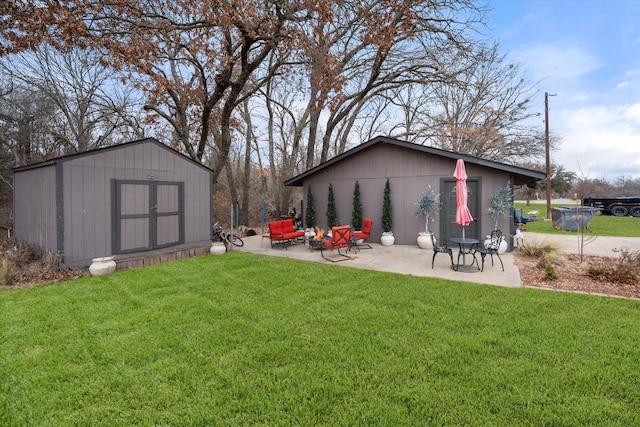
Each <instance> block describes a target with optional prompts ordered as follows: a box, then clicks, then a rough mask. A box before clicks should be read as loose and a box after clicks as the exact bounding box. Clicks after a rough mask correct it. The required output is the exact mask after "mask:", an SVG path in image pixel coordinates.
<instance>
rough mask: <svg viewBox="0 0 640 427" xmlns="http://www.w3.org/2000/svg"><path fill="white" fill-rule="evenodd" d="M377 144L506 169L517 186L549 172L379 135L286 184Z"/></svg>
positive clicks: (296, 183) (297, 183)
mask: <svg viewBox="0 0 640 427" xmlns="http://www.w3.org/2000/svg"><path fill="white" fill-rule="evenodd" d="M377 144H392V145H395V146H398V147H403V148H408V149H410V150H415V151H418V152H422V153H428V154H433V155H436V156H440V157H446V158H449V159H453V160H457V159H462V160H464V161H465V163H470V164H475V165H479V166H485V167H488V168H492V169H497V170H501V171H505V172H508V173H510V174H511V175H512V176H513V180H514V183H513V185H515V186H520V185H526V184H532V183H534V182H536V181H539V180H541V179H545V178H546V177H547V174H545V173H544V172H538V171H534V170H532V169H526V168H521V167H518V166H512V165H507V164H504V163H498V162H494V161H491V160H485V159H481V158H479V157H474V156H469V155H467V154H460V153H456V152H453V151H447V150H441V149H439V148H434V147H428V146H426V145H418V144H415V143H413V142H407V141H401V140H399V139H395V138H390V137H387V136H377V137H375V138H373V139H371V140H369V141H367V142H365V143H363V144H360V145H358V146H356V147H354V148H352V149H350V150H347V151H345V152H344V153H342V154H340V155H338V156H335V157H333V158H332V159H329V160H327V161H326V162H324V163H321V164H319V165H317V166H315V167H313V168H311V169H309V170H307V171H305V172H303V173H301V174H300V175H298V176H294V177H293V178H289V179H288V180H286V181H285V182H284V185H286V186H292V187H301V186H302V185H303V182H304V180H305V178H307V177H309V176H311V175H313V174H315V173H316V172H319V171H321V170H323V169H324V168H326V167H329V166H331V165H333V164H335V163H338V162H340V161H342V160H343V159H345V158H347V157H350V156H353V155H354V154H356V153H359V152H360V151H363V150H366V149H368V148H370V147H372V146H374V145H377Z"/></svg>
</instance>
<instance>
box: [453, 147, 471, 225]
mask: <svg viewBox="0 0 640 427" xmlns="http://www.w3.org/2000/svg"><path fill="white" fill-rule="evenodd" d="M453 177H454V178H455V179H456V205H457V206H456V224H457V225H460V226H462V227H463V228H462V238H464V227H466V226H468V225H469V224H471V223H472V222H473V216H471V212H469V207H468V206H467V201H468V195H467V171H466V169H465V167H464V160H462V159H458V161H457V162H456V170H455V171H453Z"/></svg>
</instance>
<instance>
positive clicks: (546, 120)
mask: <svg viewBox="0 0 640 427" xmlns="http://www.w3.org/2000/svg"><path fill="white" fill-rule="evenodd" d="M549 96H555V95H549V94H548V93H547V92H545V93H544V143H545V153H546V157H547V219H548V220H551V154H550V152H549V151H550V147H549Z"/></svg>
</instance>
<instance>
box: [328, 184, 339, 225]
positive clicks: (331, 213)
mask: <svg viewBox="0 0 640 427" xmlns="http://www.w3.org/2000/svg"><path fill="white" fill-rule="evenodd" d="M336 225H338V212H337V211H336V199H335V196H334V195H333V185H331V184H329V196H328V197H327V226H329V227H335V226H336Z"/></svg>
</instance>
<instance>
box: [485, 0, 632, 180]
mask: <svg viewBox="0 0 640 427" xmlns="http://www.w3.org/2000/svg"><path fill="white" fill-rule="evenodd" d="M489 1H490V3H489V4H490V7H491V8H492V9H493V10H492V12H491V13H490V18H489V22H488V24H489V27H490V31H491V32H490V35H491V36H493V37H494V38H497V39H498V40H500V42H501V45H502V48H503V50H504V51H505V52H507V53H508V54H509V56H510V57H511V58H512V59H513V60H515V61H517V62H519V63H521V64H522V67H523V69H524V70H526V73H527V78H528V79H530V80H531V81H534V82H535V81H539V82H540V83H539V89H540V94H539V95H538V99H536V100H535V102H534V104H533V107H534V110H535V111H539V112H540V114H541V117H544V92H548V93H549V94H554V95H556V96H553V97H551V96H550V97H549V126H550V129H551V132H552V133H555V134H557V135H558V136H560V137H561V138H562V141H561V143H560V146H559V149H558V150H556V151H554V152H552V153H551V158H552V162H553V163H557V164H561V165H563V166H564V167H565V169H566V170H570V171H573V172H576V174H577V175H578V177H579V178H589V179H596V178H597V179H606V180H609V181H613V180H614V179H615V178H617V177H619V176H622V175H624V176H630V177H633V178H640V1H639V0H628V1H623V0H608V1H607V0H598V1H596V0H592V1H589V0H582V1H577V0H576V1H571V0H556V1H553V0H529V1H525V0H489ZM541 128H542V129H543V128H544V124H543V123H542V122H541Z"/></svg>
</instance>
